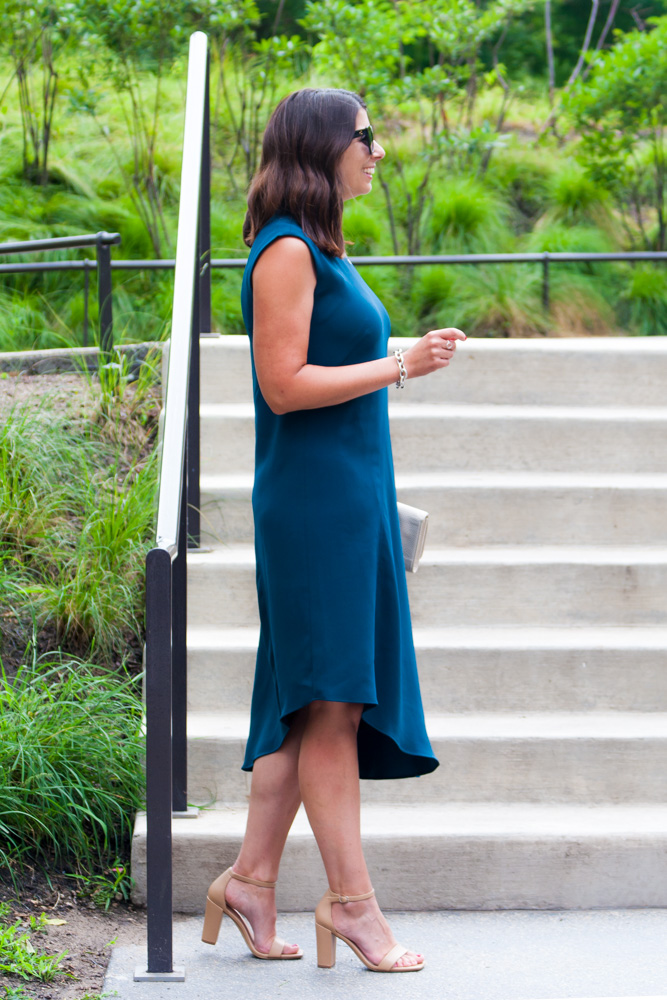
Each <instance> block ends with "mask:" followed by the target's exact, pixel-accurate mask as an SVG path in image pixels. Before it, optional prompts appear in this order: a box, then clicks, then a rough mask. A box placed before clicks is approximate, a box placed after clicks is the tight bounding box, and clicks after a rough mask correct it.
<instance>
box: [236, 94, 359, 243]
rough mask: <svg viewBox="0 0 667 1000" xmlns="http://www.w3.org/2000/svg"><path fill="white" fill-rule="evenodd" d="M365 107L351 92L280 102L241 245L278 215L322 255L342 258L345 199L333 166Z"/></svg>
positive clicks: (293, 96) (293, 97)
mask: <svg viewBox="0 0 667 1000" xmlns="http://www.w3.org/2000/svg"><path fill="white" fill-rule="evenodd" d="M365 107H366V105H365V104H364V102H363V101H362V99H361V98H360V97H359V96H358V95H357V94H353V93H352V92H351V91H349V90H333V89H321V90H320V89H314V88H310V87H309V88H306V89H304V90H297V91H295V92H294V93H293V94H289V95H288V96H287V97H285V98H283V100H282V101H281V102H280V104H279V105H278V107H277V108H276V110H275V111H274V112H273V114H272V115H271V118H270V119H269V123H268V125H267V126H266V131H265V133H264V142H263V144H262V159H261V162H260V165H259V170H258V171H257V173H256V174H255V177H254V179H253V181H252V184H251V185H250V191H249V193H248V211H247V213H246V217H245V222H244V223H243V239H244V241H245V242H246V243H247V244H248V246H252V243H253V241H254V240H255V237H256V236H257V234H258V232H259V231H260V229H261V228H262V226H265V225H266V223H267V222H268V221H269V219H271V218H272V217H273V216H274V215H276V214H282V213H284V214H286V215H291V216H292V218H294V219H295V220H296V222H298V223H299V225H300V226H301V228H302V229H303V231H304V233H305V234H306V236H309V237H310V238H311V240H312V241H313V243H315V245H316V246H318V247H319V248H320V250H324V251H325V252H326V253H330V254H333V255H334V256H336V257H342V256H343V254H344V253H345V241H344V240H343V195H342V191H341V187H340V181H339V179H338V173H337V166H338V161H339V160H340V158H341V156H342V155H343V153H344V152H345V150H346V149H347V147H348V146H349V145H350V143H351V142H352V140H353V134H354V130H355V127H356V120H357V113H358V111H359V109H360V108H365Z"/></svg>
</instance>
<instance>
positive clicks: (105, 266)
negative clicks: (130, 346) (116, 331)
mask: <svg viewBox="0 0 667 1000" xmlns="http://www.w3.org/2000/svg"><path fill="white" fill-rule="evenodd" d="M97 300H98V303H99V313H100V352H101V353H102V354H111V352H112V351H113V306H112V303H111V247H110V246H109V244H108V243H103V242H102V240H101V239H100V238H98V240H97Z"/></svg>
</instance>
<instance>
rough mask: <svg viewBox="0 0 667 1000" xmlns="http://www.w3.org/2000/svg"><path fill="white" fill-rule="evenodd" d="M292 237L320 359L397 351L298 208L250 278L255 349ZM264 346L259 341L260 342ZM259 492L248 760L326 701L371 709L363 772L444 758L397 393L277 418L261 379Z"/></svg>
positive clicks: (366, 296)
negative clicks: (403, 517) (393, 420)
mask: <svg viewBox="0 0 667 1000" xmlns="http://www.w3.org/2000/svg"><path fill="white" fill-rule="evenodd" d="M282 236H296V237H297V238H298V239H301V240H303V241H304V243H306V245H307V246H308V248H309V250H310V253H311V256H312V260H313V265H314V268H315V275H316V279H317V283H316V286H315V296H314V305H313V315H312V321H311V326H310V340H309V344H308V363H309V364H313V365H324V366H332V367H333V366H338V365H353V364H358V363H360V362H363V361H372V360H373V359H376V358H382V357H386V354H387V340H388V337H389V329H390V323H389V317H388V315H387V312H386V310H385V309H384V307H383V305H382V303H381V302H380V300H379V299H378V298H377V297H376V295H375V294H374V293H373V292H372V291H371V290H370V288H369V287H368V285H367V284H366V283H365V282H364V281H363V280H362V279H361V278H360V277H359V275H358V273H357V271H356V270H355V268H354V266H353V265H352V264H351V263H350V261H349V260H347V259H341V258H339V257H334V256H331V255H330V254H327V253H324V252H322V251H321V250H319V249H318V248H317V246H316V245H315V244H314V243H313V242H312V240H310V239H309V238H308V237H307V236H306V235H305V233H304V232H303V230H302V229H301V228H300V227H299V226H298V225H297V223H296V222H295V221H294V220H293V219H291V218H290V217H288V216H276V217H274V218H273V219H272V220H271V221H270V222H269V223H268V224H267V225H266V226H265V227H264V228H263V229H262V230H261V232H260V233H259V234H258V236H257V238H256V239H255V242H254V243H253V246H252V250H251V253H250V257H249V259H248V263H247V266H246V268H245V273H244V277H243V288H242V306H243V318H244V321H245V325H246V329H247V331H248V334H249V336H250V342H251V345H252V329H253V307H252V284H251V281H252V273H253V268H254V265H255V264H256V263H257V260H258V258H259V256H260V254H261V253H262V251H263V250H265V249H266V247H268V246H269V245H270V244H271V243H272V242H273V241H274V240H276V239H279V238H280V237H282ZM251 353H252V351H251ZM253 387H254V399H255V434H256V439H255V483H254V488H253V494H252V503H253V514H254V520H255V552H256V560H257V597H258V603H259V614H260V623H261V627H260V639H259V648H258V652H257V663H256V669H255V682H254V689H253V697H252V709H251V719H250V735H249V738H248V744H247V749H246V757H245V761H244V764H243V768H244V770H246V771H251V770H252V767H253V763H254V761H255V760H256V759H257V758H258V757H261V756H263V755H265V754H269V753H273V752H274V751H275V750H277V749H278V748H279V747H280V745H281V744H282V742H283V740H284V738H285V736H286V734H287V732H288V730H289V726H290V721H291V719H292V717H293V714H294V713H295V712H296V711H297V710H298V709H300V708H303V707H304V706H305V705H308V704H310V702H312V701H316V700H324V701H343V702H354V703H360V704H363V705H364V710H363V715H362V720H361V724H360V727H359V736H358V747H359V772H360V775H361V777H362V778H405V777H412V776H415V775H419V774H427V773H428V772H430V771H433V770H434V769H435V768H436V767H437V766H438V761H437V760H436V759H435V757H434V756H433V751H432V749H431V745H430V743H429V739H428V736H427V734H426V728H425V725H424V712H423V708H422V703H421V695H420V691H419V680H418V677H417V665H416V661H415V652H414V646H413V642H412V628H411V623H410V608H409V605H408V594H407V587H406V579H405V566H404V562H403V552H402V548H401V537H400V530H399V524H398V514H397V510H396V490H395V486H394V469H393V461H392V454H391V441H390V437H389V419H388V414H387V390H386V389H380V390H378V391H377V392H372V393H369V394H367V395H365V396H360V397H359V398H358V399H352V400H350V401H349V402H347V403H340V404H338V405H336V406H323V407H321V408H318V409H313V410H298V411H295V412H292V413H285V414H282V415H276V414H275V413H273V412H272V411H271V410H270V409H269V407H268V405H267V404H266V402H265V400H264V398H263V396H262V394H261V392H260V389H259V385H258V383H257V376H256V373H255V366H254V361H253Z"/></svg>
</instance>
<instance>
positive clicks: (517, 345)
mask: <svg viewBox="0 0 667 1000" xmlns="http://www.w3.org/2000/svg"><path fill="white" fill-rule="evenodd" d="M413 343H414V340H412V339H409V338H392V340H390V342H389V353H393V351H394V350H395V349H396V348H397V347H402V348H403V349H404V350H405V349H407V348H409V347H410V345H411V344H413ZM200 346H201V352H202V353H201V378H202V382H201V385H202V397H201V398H202V400H203V401H204V402H207V403H223V402H226V403H242V402H250V401H252V388H251V375H250V352H249V342H248V339H247V337H243V336H230V337H220V338H213V339H208V338H205V339H203V340H202V341H201V345H200ZM545 375H546V376H547V377H545ZM666 384H667V337H627V338H626V337H595V338H587V337H572V338H564V339H562V340H561V339H545V340H538V339H529V340H519V339H517V340H515V339H511V340H504V339H503V340H496V339H487V338H485V339H475V338H471V339H469V340H468V341H467V342H466V343H464V344H460V345H459V346H458V348H457V354H456V358H455V360H454V363H453V364H452V365H450V366H449V368H447V369H445V370H443V371H441V372H437V373H434V374H433V375H430V376H428V377H426V378H419V379H409V380H408V383H407V385H406V387H405V389H404V390H403V391H402V392H400V393H394V394H393V396H394V397H395V400H396V401H397V402H399V403H400V404H403V403H408V404H411V403H415V402H430V403H437V402H444V401H448V402H450V403H453V402H459V403H527V404H531V405H535V404H538V405H539V404H548V405H553V406H570V405H576V406H582V405H584V406H585V405H591V406H607V405H609V406H619V405H622V406H664V405H665V397H664V386H665V385H666Z"/></svg>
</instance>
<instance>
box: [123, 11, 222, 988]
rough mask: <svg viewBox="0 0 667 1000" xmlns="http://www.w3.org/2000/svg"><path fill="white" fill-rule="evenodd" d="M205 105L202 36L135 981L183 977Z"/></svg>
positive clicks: (154, 628)
mask: <svg viewBox="0 0 667 1000" xmlns="http://www.w3.org/2000/svg"><path fill="white" fill-rule="evenodd" d="M208 101H209V88H208V40H207V37H206V35H205V34H203V32H199V31H198V32H195V34H193V35H192V36H191V38H190V52H189V59H188V81H187V94H186V105H185V124H184V129H183V163H182V170H181V196H180V204H179V214H178V236H177V243H176V259H175V265H174V266H175V275H174V297H173V309H172V325H171V344H170V350H169V367H168V374H167V383H166V402H165V409H164V428H163V435H162V447H161V462H160V484H159V493H158V512H157V527H156V542H155V546H154V547H153V548H152V549H151V550H150V551H149V552H148V554H147V556H146V826H147V830H146V869H147V871H146V875H147V910H148V915H147V916H148V920H147V968H146V970H137V972H135V979H146V978H148V979H153V980H155V979H158V980H165V979H180V978H182V976H183V973H182V972H181V970H174V967H173V941H172V856H171V852H172V838H171V819H172V811H176V812H185V811H187V783H186V782H187V744H186V694H187V691H186V688H187V679H186V678H187V648H186V622H187V575H186V557H187V546H188V534H192V533H193V532H192V531H190V525H189V523H188V520H189V517H188V515H189V513H190V511H191V510H192V511H194V508H195V507H197V508H198V506H199V336H200V332H201V320H202V313H201V310H200V302H201V301H204V303H205V302H206V299H207V288H206V285H207V282H208V281H209V280H210V269H209V268H208V267H206V266H205V267H204V268H202V266H201V262H202V260H204V261H208V258H209V256H210V244H209V245H207V235H208V234H207V222H206V219H207V214H206V213H205V212H204V213H202V212H201V211H200V209H201V208H202V204H201V202H202V197H201V194H200V192H201V190H202V186H203V189H204V192H205V194H204V196H205V197H208V188H207V182H208V175H209V173H210V163H209V162H208V157H209V151H208V141H207V134H206V133H207V132H208V128H209V117H208ZM202 181H204V184H203V185H202ZM202 214H203V216H204V218H203V219H202ZM209 301H210V295H209ZM204 319H205V320H207V321H208V324H209V325H210V320H208V317H206V316H204ZM193 436H196V445H191V443H192V441H193ZM193 450H194V451H195V455H194V456H193V455H192V451H193ZM194 524H195V533H196V534H198V531H199V526H198V520H196V519H195V520H194Z"/></svg>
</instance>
